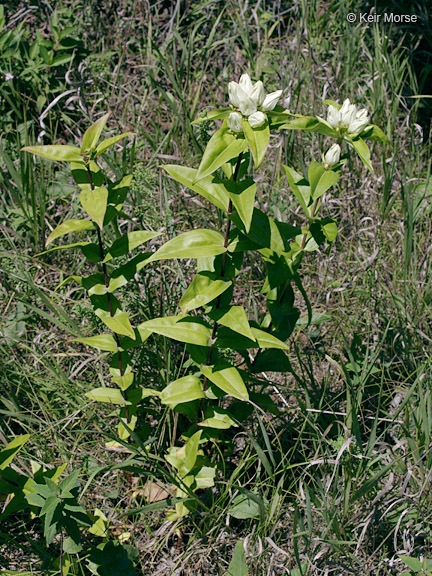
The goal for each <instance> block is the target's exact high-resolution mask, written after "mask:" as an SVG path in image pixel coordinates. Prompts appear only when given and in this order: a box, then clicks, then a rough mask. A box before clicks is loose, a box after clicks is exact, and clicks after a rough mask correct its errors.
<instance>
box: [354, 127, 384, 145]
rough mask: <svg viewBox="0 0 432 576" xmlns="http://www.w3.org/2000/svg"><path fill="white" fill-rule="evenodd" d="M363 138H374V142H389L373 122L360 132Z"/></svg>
mask: <svg viewBox="0 0 432 576" xmlns="http://www.w3.org/2000/svg"><path fill="white" fill-rule="evenodd" d="M361 136H362V138H363V140H365V139H366V140H374V141H375V142H384V143H385V144H390V140H389V139H388V138H387V136H386V135H385V134H384V132H383V131H382V130H381V128H379V127H378V126H375V124H370V125H369V126H366V128H365V129H364V130H363V132H362V133H361Z"/></svg>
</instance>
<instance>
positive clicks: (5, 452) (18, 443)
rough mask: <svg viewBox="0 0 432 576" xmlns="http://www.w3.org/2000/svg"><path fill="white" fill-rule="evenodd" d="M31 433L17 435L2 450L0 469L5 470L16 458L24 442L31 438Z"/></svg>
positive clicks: (0, 452) (0, 453)
mask: <svg viewBox="0 0 432 576" xmlns="http://www.w3.org/2000/svg"><path fill="white" fill-rule="evenodd" d="M29 438H30V434H23V435H22V436H17V437H16V438H14V439H13V440H12V441H11V442H9V444H8V445H7V446H6V447H5V448H3V449H2V450H1V451H0V470H4V469H5V468H6V467H7V466H9V464H10V463H11V462H12V460H13V459H14V458H15V456H16V454H18V452H19V451H20V450H21V448H22V447H23V446H24V444H25V443H26V442H27V441H28V440H29Z"/></svg>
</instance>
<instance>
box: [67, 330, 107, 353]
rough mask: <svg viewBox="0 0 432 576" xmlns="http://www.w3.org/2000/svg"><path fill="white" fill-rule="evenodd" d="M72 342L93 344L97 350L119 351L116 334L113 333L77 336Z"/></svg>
mask: <svg viewBox="0 0 432 576" xmlns="http://www.w3.org/2000/svg"><path fill="white" fill-rule="evenodd" d="M72 342H80V343H81V344H87V346H91V347H92V348H96V349H97V350H103V351H104V352H117V344H116V341H115V340H114V336H112V335H111V334H99V335H98V336H88V337H87V338H75V339H74V340H72Z"/></svg>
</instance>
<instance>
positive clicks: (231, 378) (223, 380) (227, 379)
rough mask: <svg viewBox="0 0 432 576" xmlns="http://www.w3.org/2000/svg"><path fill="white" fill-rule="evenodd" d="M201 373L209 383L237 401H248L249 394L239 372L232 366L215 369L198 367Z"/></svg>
mask: <svg viewBox="0 0 432 576" xmlns="http://www.w3.org/2000/svg"><path fill="white" fill-rule="evenodd" d="M200 370H201V372H202V373H203V374H204V376H205V377H206V378H208V380H210V382H213V384H215V385H216V386H217V387H218V388H220V389H221V390H223V391H224V392H226V393H227V394H228V395H229V396H233V397H234V398H238V399H239V400H248V399H249V394H248V391H247V388H246V386H245V383H244V382H243V379H242V377H241V376H240V372H239V371H238V370H237V368H234V366H230V367H229V368H222V369H217V368H216V367H214V366H204V365H202V366H200Z"/></svg>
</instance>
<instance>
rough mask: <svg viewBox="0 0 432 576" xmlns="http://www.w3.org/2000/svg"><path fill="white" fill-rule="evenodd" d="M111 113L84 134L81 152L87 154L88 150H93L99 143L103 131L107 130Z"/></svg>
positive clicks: (97, 121)
mask: <svg viewBox="0 0 432 576" xmlns="http://www.w3.org/2000/svg"><path fill="white" fill-rule="evenodd" d="M109 115H110V112H108V113H107V114H105V115H104V116H102V118H99V120H96V122H95V123H94V124H92V125H91V126H90V127H89V128H87V130H86V131H85V132H84V136H83V140H82V146H81V152H86V151H87V150H93V148H94V147H95V146H96V144H97V143H98V140H99V138H100V135H101V134H102V130H103V129H104V128H105V124H106V123H107V120H108V118H109Z"/></svg>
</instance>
